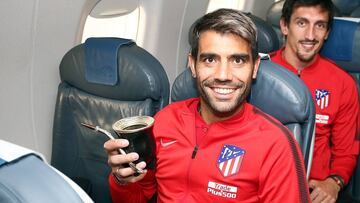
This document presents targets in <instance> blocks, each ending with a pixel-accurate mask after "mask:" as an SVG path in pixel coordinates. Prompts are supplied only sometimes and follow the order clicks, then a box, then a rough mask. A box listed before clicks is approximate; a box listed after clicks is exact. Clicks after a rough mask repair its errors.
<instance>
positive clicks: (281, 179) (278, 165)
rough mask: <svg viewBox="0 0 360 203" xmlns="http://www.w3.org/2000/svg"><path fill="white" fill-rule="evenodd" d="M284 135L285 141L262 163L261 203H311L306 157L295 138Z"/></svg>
mask: <svg viewBox="0 0 360 203" xmlns="http://www.w3.org/2000/svg"><path fill="white" fill-rule="evenodd" d="M284 128H285V127H284ZM284 131H286V133H285V134H286V135H285V137H286V139H282V140H275V141H274V143H273V146H272V147H271V148H270V150H269V152H268V155H267V156H266V157H265V159H264V161H263V164H262V167H261V172H260V180H259V183H260V185H259V195H260V202H264V203H265V202H292V203H306V202H310V195H309V187H308V185H307V180H306V174H305V166H304V159H303V156H302V155H301V152H300V148H299V146H298V143H297V142H296V141H295V139H294V138H293V136H292V134H291V133H290V132H289V131H287V129H286V130H285V129H284ZM269 136H273V134H272V135H269Z"/></svg>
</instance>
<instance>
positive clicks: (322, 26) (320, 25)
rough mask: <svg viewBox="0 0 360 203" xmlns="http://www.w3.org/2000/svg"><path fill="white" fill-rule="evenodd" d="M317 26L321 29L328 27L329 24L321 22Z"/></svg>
mask: <svg viewBox="0 0 360 203" xmlns="http://www.w3.org/2000/svg"><path fill="white" fill-rule="evenodd" d="M317 28H319V29H327V24H326V23H319V24H317Z"/></svg>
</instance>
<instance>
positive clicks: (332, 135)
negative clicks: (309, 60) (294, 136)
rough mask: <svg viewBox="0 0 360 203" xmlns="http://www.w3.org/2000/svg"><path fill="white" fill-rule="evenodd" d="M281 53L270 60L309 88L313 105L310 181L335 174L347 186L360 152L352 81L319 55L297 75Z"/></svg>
mask: <svg viewBox="0 0 360 203" xmlns="http://www.w3.org/2000/svg"><path fill="white" fill-rule="evenodd" d="M283 50H284V49H280V50H278V51H277V52H275V53H273V54H271V60H272V61H273V62H275V63H278V64H280V65H282V66H284V67H285V68H287V69H288V70H290V71H291V72H293V73H294V74H297V75H298V76H299V77H300V78H301V80H303V81H304V83H305V84H306V86H307V87H308V88H309V90H310V93H311V95H312V97H313V100H314V102H315V107H316V130H315V149H314V156H313V162H312V167H311V171H310V179H316V180H324V179H326V177H328V176H329V175H332V174H336V175H340V176H341V177H342V178H343V179H344V181H345V184H346V183H347V182H348V181H349V178H350V176H351V174H352V172H353V169H354V167H355V165H356V155H357V154H358V152H359V143H358V140H356V135H357V128H358V126H357V116H358V111H359V101H358V92H357V87H356V84H355V81H354V80H353V78H352V77H351V76H350V75H348V74H347V73H346V72H345V71H343V70H342V69H340V68H339V67H338V66H336V65H335V64H334V63H333V62H331V61H330V60H328V59H325V58H322V57H321V56H320V55H317V56H316V60H315V62H314V63H313V64H311V65H310V66H308V67H306V68H304V69H303V70H302V71H301V72H300V73H299V72H298V70H297V69H296V68H295V67H293V66H292V65H290V64H289V63H288V62H287V61H285V59H284V58H283V57H282V55H281V52H282V51H283Z"/></svg>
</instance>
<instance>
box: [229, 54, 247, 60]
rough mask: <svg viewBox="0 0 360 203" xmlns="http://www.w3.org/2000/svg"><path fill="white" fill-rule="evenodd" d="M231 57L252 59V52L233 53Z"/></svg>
mask: <svg viewBox="0 0 360 203" xmlns="http://www.w3.org/2000/svg"><path fill="white" fill-rule="evenodd" d="M229 58H241V59H243V60H249V59H250V54H247V53H246V54H245V53H244V54H232V55H230V57H229Z"/></svg>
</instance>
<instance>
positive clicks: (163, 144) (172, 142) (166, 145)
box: [160, 139, 177, 147]
mask: <svg viewBox="0 0 360 203" xmlns="http://www.w3.org/2000/svg"><path fill="white" fill-rule="evenodd" d="M176 142H177V140H173V141H170V142H164V141H163V140H162V139H161V140H160V144H161V146H162V147H168V146H170V145H172V144H174V143H176Z"/></svg>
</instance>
